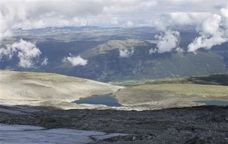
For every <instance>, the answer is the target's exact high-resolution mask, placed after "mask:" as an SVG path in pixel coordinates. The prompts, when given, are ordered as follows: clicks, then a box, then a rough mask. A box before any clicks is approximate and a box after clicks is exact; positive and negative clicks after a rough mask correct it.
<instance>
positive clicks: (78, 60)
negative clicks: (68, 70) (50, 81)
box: [63, 55, 88, 66]
mask: <svg viewBox="0 0 228 144" xmlns="http://www.w3.org/2000/svg"><path fill="white" fill-rule="evenodd" d="M63 62H69V63H70V64H71V65H72V66H85V65H87V63H88V60H86V59H84V58H82V57H81V56H80V55H79V56H68V57H65V58H63Z"/></svg>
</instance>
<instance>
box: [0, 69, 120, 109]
mask: <svg viewBox="0 0 228 144" xmlns="http://www.w3.org/2000/svg"><path fill="white" fill-rule="evenodd" d="M120 88H121V87H118V86H113V85H110V84H105V83H101V82H97V81H92V80H87V79H83V78H77V77H68V76H63V75H59V74H51V73H34V72H16V71H0V103H1V104H9V105H47V106H54V107H63V108H68V107H69V108H70V107H76V106H75V105H74V104H73V103H72V102H73V101H75V100H77V99H79V98H83V97H89V96H92V95H102V94H107V93H113V92H115V91H117V90H118V89H120Z"/></svg>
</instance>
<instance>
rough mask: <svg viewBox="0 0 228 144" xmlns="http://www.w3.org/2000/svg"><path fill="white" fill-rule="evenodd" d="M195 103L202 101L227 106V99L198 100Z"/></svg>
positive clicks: (206, 103) (207, 103)
mask: <svg viewBox="0 0 228 144" xmlns="http://www.w3.org/2000/svg"><path fill="white" fill-rule="evenodd" d="M195 102H196V103H204V104H205V105H216V106H228V101H223V100H200V101H195Z"/></svg>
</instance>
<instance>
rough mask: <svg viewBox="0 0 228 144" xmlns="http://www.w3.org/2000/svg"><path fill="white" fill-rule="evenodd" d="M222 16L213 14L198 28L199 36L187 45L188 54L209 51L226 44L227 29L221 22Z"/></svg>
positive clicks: (227, 37) (227, 38)
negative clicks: (199, 50)
mask: <svg viewBox="0 0 228 144" xmlns="http://www.w3.org/2000/svg"><path fill="white" fill-rule="evenodd" d="M222 19H223V15H218V14H213V15H211V16H209V17H208V18H206V19H205V20H204V21H203V22H202V23H201V25H200V26H199V27H198V29H199V34H200V36H199V37H197V38H196V39H195V40H194V41H193V42H192V43H190V44H189V45H188V51H189V52H195V51H197V50H198V49H201V48H204V49H211V48H212V47H213V46H215V45H221V44H222V43H225V42H228V35H227V33H226V32H227V27H226V26H225V25H226V24H224V21H222Z"/></svg>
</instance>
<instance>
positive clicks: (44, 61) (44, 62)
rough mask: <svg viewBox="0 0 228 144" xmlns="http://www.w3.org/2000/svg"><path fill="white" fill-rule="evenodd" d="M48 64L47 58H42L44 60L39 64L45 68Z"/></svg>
mask: <svg viewBox="0 0 228 144" xmlns="http://www.w3.org/2000/svg"><path fill="white" fill-rule="evenodd" d="M47 64H48V58H44V60H43V61H42V62H41V65H42V66H45V65H47Z"/></svg>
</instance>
